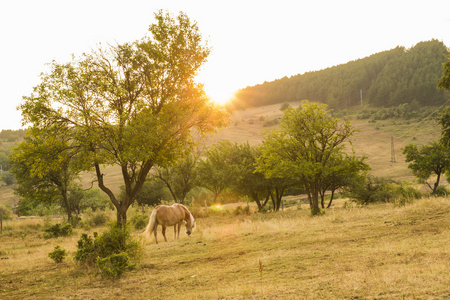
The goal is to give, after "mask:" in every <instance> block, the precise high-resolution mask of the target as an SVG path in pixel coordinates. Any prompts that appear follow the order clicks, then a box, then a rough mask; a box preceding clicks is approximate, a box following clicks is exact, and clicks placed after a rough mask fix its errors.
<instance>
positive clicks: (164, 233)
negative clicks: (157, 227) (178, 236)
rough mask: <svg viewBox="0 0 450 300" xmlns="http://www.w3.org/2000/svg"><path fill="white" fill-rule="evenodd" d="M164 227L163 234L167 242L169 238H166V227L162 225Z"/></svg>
mask: <svg viewBox="0 0 450 300" xmlns="http://www.w3.org/2000/svg"><path fill="white" fill-rule="evenodd" d="M161 226H162V234H163V236H164V240H165V241H166V242H167V238H166V225H161Z"/></svg>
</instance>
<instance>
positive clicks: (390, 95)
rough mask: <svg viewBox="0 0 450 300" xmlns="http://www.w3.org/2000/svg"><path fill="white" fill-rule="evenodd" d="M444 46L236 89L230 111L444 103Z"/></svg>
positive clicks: (422, 46)
mask: <svg viewBox="0 0 450 300" xmlns="http://www.w3.org/2000/svg"><path fill="white" fill-rule="evenodd" d="M448 54H449V50H448V48H447V47H446V46H445V45H444V44H443V43H442V42H440V41H438V40H431V41H427V42H420V43H418V44H416V45H415V46H414V47H412V48H410V49H405V48H404V47H400V46H399V47H396V48H395V49H392V50H388V51H384V52H380V53H377V54H373V55H371V56H369V57H366V58H363V59H358V60H355V61H351V62H348V63H346V64H342V65H338V66H334V67H330V68H327V69H324V70H320V71H314V72H307V73H304V74H299V75H295V76H291V77H284V78H281V79H278V80H275V81H272V82H264V83H263V84H259V85H255V86H251V87H247V88H244V89H241V90H239V91H238V92H237V93H236V96H235V98H234V99H233V100H232V101H231V102H230V104H229V108H230V109H242V108H246V107H258V106H265V105H270V104H276V103H284V102H289V101H300V100H305V99H306V100H309V101H317V102H321V103H326V104H327V105H329V106H330V107H331V108H333V109H343V108H347V107H352V106H357V105H360V104H361V94H360V91H362V93H363V100H364V103H368V104H370V105H371V106H373V107H391V106H398V105H401V104H404V103H409V104H414V105H420V106H431V105H440V104H443V103H444V102H445V101H447V100H448V99H449V96H448V93H447V94H446V93H445V92H444V91H442V90H438V89H437V88H436V86H437V83H438V80H439V78H440V77H441V76H442V64H443V63H444V62H445V60H446V58H445V56H446V55H448Z"/></svg>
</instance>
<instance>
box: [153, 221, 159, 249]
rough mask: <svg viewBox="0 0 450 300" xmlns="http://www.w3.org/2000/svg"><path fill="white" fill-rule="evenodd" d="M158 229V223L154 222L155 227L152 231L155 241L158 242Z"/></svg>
mask: <svg viewBox="0 0 450 300" xmlns="http://www.w3.org/2000/svg"><path fill="white" fill-rule="evenodd" d="M157 229H158V223H155V227H153V233H154V234H155V242H156V243H157V244H158V239H157V238H156V230H157Z"/></svg>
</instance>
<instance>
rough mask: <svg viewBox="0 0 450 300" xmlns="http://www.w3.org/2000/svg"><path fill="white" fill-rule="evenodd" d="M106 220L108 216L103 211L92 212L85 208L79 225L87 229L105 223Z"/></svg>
mask: <svg viewBox="0 0 450 300" xmlns="http://www.w3.org/2000/svg"><path fill="white" fill-rule="evenodd" d="M107 222H108V218H107V216H106V213H105V212H104V211H100V210H98V211H95V212H92V210H91V209H87V212H86V214H85V216H84V218H83V219H82V220H81V222H80V226H81V227H82V228H84V229H89V228H91V227H98V226H102V225H105V224H106V223H107Z"/></svg>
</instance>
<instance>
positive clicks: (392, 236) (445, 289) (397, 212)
mask: <svg viewBox="0 0 450 300" xmlns="http://www.w3.org/2000/svg"><path fill="white" fill-rule="evenodd" d="M339 201H341V203H338V204H340V205H339V206H338V207H337V208H335V209H333V210H329V211H327V213H326V214H325V215H323V216H320V217H314V218H312V217H310V216H309V209H307V207H306V205H305V207H303V208H300V209H292V210H288V211H284V212H279V213H272V214H259V213H256V214H252V215H250V216H247V215H237V216H236V215H234V214H232V213H215V214H213V215H210V216H208V217H204V218H199V219H197V223H198V229H197V231H195V232H194V234H193V235H192V236H191V237H187V236H186V235H184V234H183V236H182V237H181V238H180V240H176V241H173V239H172V237H171V234H169V236H168V238H169V242H168V243H165V242H162V243H160V244H157V245H156V244H155V243H154V239H153V237H152V238H150V239H148V240H145V243H144V251H143V257H142V261H141V263H140V264H139V265H138V266H137V268H136V269H135V270H133V271H131V272H128V273H126V275H125V276H124V277H123V278H121V279H119V280H118V281H114V282H113V281H109V280H106V279H102V278H101V276H96V275H95V274H94V273H93V271H92V270H86V269H81V268H79V267H78V266H77V265H76V264H75V263H74V261H73V259H72V258H71V255H69V258H67V259H66V261H65V262H63V263H61V264H56V263H55V262H53V261H52V260H51V259H50V258H48V256H47V254H48V253H49V252H51V251H52V250H53V248H54V247H55V246H56V245H60V246H61V247H62V248H64V249H66V250H68V251H69V252H70V253H71V254H72V253H74V251H75V250H76V241H77V240H78V239H79V236H80V234H81V232H82V230H81V229H77V230H76V232H75V234H74V235H73V236H71V237H66V238H58V239H50V240H45V239H43V238H42V236H41V233H42V232H41V231H40V230H39V229H38V227H39V222H42V220H28V221H23V222H22V223H20V224H19V223H17V222H18V221H9V222H10V223H7V224H6V226H7V228H9V229H8V230H6V231H5V230H4V232H3V235H2V236H1V244H0V299H179V298H183V299H450V248H449V247H448V245H449V244H450V199H445V198H427V199H421V200H416V202H414V203H412V204H408V205H406V206H402V207H394V206H392V204H379V205H372V206H369V207H364V208H358V207H355V206H347V205H345V206H343V205H342V204H343V203H342V202H343V201H345V200H339ZM4 225H5V224H4ZM8 226H9V227H8ZM96 230H102V229H101V228H100V229H96ZM24 232H28V233H24ZM169 232H171V231H170V230H169ZM133 235H135V236H136V237H137V238H140V232H139V231H136V232H134V233H133Z"/></svg>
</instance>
